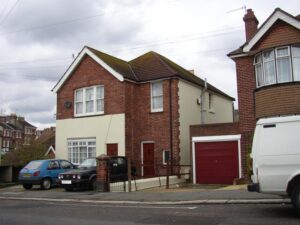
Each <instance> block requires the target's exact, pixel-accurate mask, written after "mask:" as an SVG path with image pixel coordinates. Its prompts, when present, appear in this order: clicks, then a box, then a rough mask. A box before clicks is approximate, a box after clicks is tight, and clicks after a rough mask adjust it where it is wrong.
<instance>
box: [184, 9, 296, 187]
mask: <svg viewBox="0 0 300 225" xmlns="http://www.w3.org/2000/svg"><path fill="white" fill-rule="evenodd" d="M243 19H244V22H245V33H246V42H245V43H244V44H243V45H242V46H241V47H240V48H238V49H237V50H235V51H233V52H231V53H229V54H228V56H229V57H230V58H231V59H233V60H234V62H235V63H236V72H237V73H236V76H237V89H238V106H239V122H238V123H227V124H212V125H198V126H191V128H190V132H191V137H193V138H192V141H193V149H192V153H193V155H194V158H193V159H194V161H193V163H194V164H193V166H194V170H193V175H194V182H195V183H232V181H233V180H234V178H241V177H247V175H248V174H247V172H248V171H247V155H249V153H250V151H251V145H252V138H253V134H254V129H255V124H256V121H257V120H258V119H260V118H265V117H274V116H286V115H295V114H300V82H299V81H300V30H299V29H300V15H298V16H292V15H290V14H288V13H287V12H285V11H283V10H281V9H279V8H277V9H275V11H274V12H273V13H272V14H271V15H270V16H269V18H268V19H267V20H266V21H265V22H264V23H263V24H262V25H261V26H260V27H259V28H258V20H257V18H256V17H255V15H254V12H253V11H252V10H251V9H248V10H247V13H246V15H245V16H244V18H243ZM224 168H226V170H224Z"/></svg>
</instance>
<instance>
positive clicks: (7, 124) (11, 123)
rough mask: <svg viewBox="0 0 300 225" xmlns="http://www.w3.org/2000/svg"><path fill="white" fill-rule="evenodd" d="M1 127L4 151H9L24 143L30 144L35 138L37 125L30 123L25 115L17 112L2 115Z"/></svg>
mask: <svg viewBox="0 0 300 225" xmlns="http://www.w3.org/2000/svg"><path fill="white" fill-rule="evenodd" d="M0 127H1V130H2V132H1V133H0V136H1V139H2V143H1V149H2V152H8V151H9V150H11V149H14V148H16V147H18V146H20V145H23V144H26V145H28V144H30V143H32V142H33V140H34V139H35V130H36V127H35V126H33V125H32V124H30V123H28V122H27V121H26V120H25V118H24V117H19V116H17V115H16V114H11V115H1V116H0Z"/></svg>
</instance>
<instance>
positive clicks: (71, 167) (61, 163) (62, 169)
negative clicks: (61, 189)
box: [60, 160, 74, 173]
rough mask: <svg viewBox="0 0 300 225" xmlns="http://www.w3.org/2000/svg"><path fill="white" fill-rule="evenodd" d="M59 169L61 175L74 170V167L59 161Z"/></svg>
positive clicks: (67, 162) (64, 161)
mask: <svg viewBox="0 0 300 225" xmlns="http://www.w3.org/2000/svg"><path fill="white" fill-rule="evenodd" d="M60 168H61V172H60V173H63V172H66V171H68V170H71V169H74V166H73V164H72V163H70V162H69V161H67V160H61V161H60Z"/></svg>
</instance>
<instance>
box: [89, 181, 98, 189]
mask: <svg viewBox="0 0 300 225" xmlns="http://www.w3.org/2000/svg"><path fill="white" fill-rule="evenodd" d="M90 189H91V190H93V191H96V190H97V179H96V178H93V179H92V180H91V182H90Z"/></svg>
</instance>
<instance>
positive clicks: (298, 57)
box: [291, 45, 300, 82]
mask: <svg viewBox="0 0 300 225" xmlns="http://www.w3.org/2000/svg"><path fill="white" fill-rule="evenodd" d="M293 47H295V48H300V45H292V47H291V48H292V49H291V58H292V59H291V64H292V73H293V76H292V77H293V80H294V81H296V82H297V81H300V78H299V79H298V80H296V79H295V68H294V63H295V62H294V61H295V59H300V56H294V52H293ZM298 73H300V71H298Z"/></svg>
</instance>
